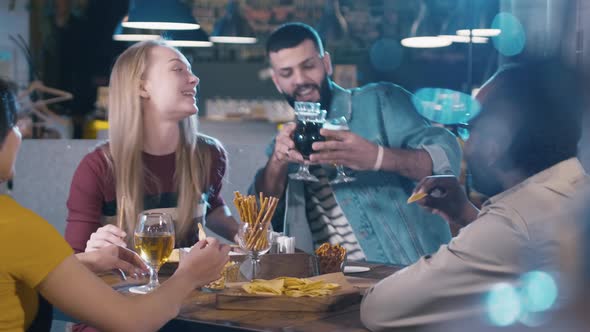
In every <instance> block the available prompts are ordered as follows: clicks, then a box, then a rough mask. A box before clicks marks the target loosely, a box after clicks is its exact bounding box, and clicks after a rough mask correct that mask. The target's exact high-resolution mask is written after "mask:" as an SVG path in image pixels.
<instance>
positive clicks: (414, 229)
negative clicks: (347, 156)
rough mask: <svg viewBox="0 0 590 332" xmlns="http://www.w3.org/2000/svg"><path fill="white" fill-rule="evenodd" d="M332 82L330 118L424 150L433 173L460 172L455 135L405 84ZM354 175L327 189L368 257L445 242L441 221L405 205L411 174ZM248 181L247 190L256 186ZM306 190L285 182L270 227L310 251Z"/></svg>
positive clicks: (410, 255)
mask: <svg viewBox="0 0 590 332" xmlns="http://www.w3.org/2000/svg"><path fill="white" fill-rule="evenodd" d="M331 88H332V92H333V97H332V102H331V106H330V109H329V110H328V118H336V117H340V116H345V117H347V118H348V120H349V127H350V130H351V131H352V132H354V133H355V134H357V135H359V136H361V137H363V138H365V139H367V140H369V141H371V142H374V143H377V144H380V145H383V146H384V147H396V148H406V149H424V150H426V151H427V152H428V153H429V154H430V156H431V158H432V162H433V173H434V174H454V175H458V174H459V169H460V162H461V149H460V147H459V145H458V143H457V141H456V138H455V136H454V135H453V134H451V133H450V132H449V131H447V130H446V129H443V128H439V127H432V126H430V124H429V123H428V121H426V120H425V119H424V118H422V117H421V116H420V115H419V114H418V113H417V112H416V110H415V108H414V106H413V104H412V102H411V98H410V94H409V93H408V92H407V91H406V90H404V89H402V88H400V87H399V86H396V85H394V84H391V83H375V84H370V85H367V86H365V87H362V88H358V89H353V90H345V89H343V88H341V87H339V86H337V85H336V84H333V83H332V87H331ZM273 149H274V141H273V142H272V143H271V144H270V146H269V148H268V150H267V154H268V155H269V156H270V155H271V154H272V152H273ZM297 167H298V165H295V164H292V165H289V173H294V172H296V171H297ZM261 171H262V169H261V170H259V171H258V173H257V174H256V176H257V177H258V176H260V175H261ZM355 177H356V179H357V180H356V181H354V182H351V183H345V184H338V185H334V186H333V187H332V188H333V191H334V195H335V198H336V201H337V202H338V204H339V205H340V207H341V208H342V210H343V212H344V215H345V216H346V218H347V219H348V222H349V223H350V226H351V227H352V229H353V231H354V232H355V235H356V237H357V240H358V241H359V244H360V245H361V247H362V248H363V251H364V253H365V256H366V257H367V260H368V261H373V262H383V263H391V264H411V263H413V262H415V261H417V260H418V258H420V257H421V256H423V255H425V254H429V253H432V252H435V251H436V250H437V249H438V247H439V246H440V245H441V244H445V243H447V242H448V241H449V240H450V237H451V236H450V230H449V227H448V225H447V223H446V222H445V221H444V220H442V219H441V218H440V217H438V216H436V215H433V214H430V213H428V212H426V211H424V210H423V209H422V208H420V207H419V206H418V205H417V204H406V200H407V199H408V197H409V195H410V194H411V192H412V190H413V188H414V186H415V183H414V182H413V181H412V180H410V179H408V178H405V177H402V176H400V175H398V174H396V173H392V172H385V171H377V172H375V171H360V172H356V173H355ZM255 182H256V179H255V180H254V183H255ZM254 183H253V184H252V185H251V186H250V189H249V191H250V193H255V192H256V190H255V188H254ZM304 192H305V191H304V182H302V181H294V180H290V179H289V180H288V183H287V187H286V190H285V195H284V196H283V197H282V198H281V202H280V204H279V208H278V209H277V212H276V214H275V217H274V219H273V227H275V229H279V230H283V231H284V232H285V234H287V235H289V236H295V243H296V247H297V248H299V249H301V250H304V251H306V252H313V249H314V248H313V241H312V236H311V231H310V228H309V224H308V222H307V216H306V211H305V194H304Z"/></svg>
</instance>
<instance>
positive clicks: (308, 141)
mask: <svg viewBox="0 0 590 332" xmlns="http://www.w3.org/2000/svg"><path fill="white" fill-rule="evenodd" d="M295 115H296V116H297V128H296V129H295V132H294V133H293V141H294V142H295V148H297V150H298V151H299V152H300V153H301V155H302V156H303V158H304V159H306V160H309V155H310V154H311V153H312V152H313V148H312V144H313V143H314V142H320V141H323V140H324V137H323V136H322V135H320V129H321V128H322V125H323V124H324V122H325V121H326V111H325V110H320V104H319V103H311V102H299V101H297V102H295ZM289 177H290V178H291V179H294V180H301V181H312V182H318V181H319V180H318V178H317V177H315V176H313V175H312V174H311V173H309V165H307V164H301V165H299V169H298V170H297V173H294V174H289Z"/></svg>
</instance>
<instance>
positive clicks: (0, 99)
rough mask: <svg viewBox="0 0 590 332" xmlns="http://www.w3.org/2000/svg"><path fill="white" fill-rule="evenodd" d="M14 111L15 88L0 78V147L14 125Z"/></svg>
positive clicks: (15, 108)
mask: <svg viewBox="0 0 590 332" xmlns="http://www.w3.org/2000/svg"><path fill="white" fill-rule="evenodd" d="M16 110H17V106H16V98H15V87H14V85H13V84H12V83H10V82H8V81H6V80H3V79H1V78H0V147H1V146H2V145H3V144H4V140H5V139H6V136H8V133H9V132H10V130H11V129H12V127H14V125H16Z"/></svg>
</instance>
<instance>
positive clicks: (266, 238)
mask: <svg viewBox="0 0 590 332" xmlns="http://www.w3.org/2000/svg"><path fill="white" fill-rule="evenodd" d="M278 201H279V200H278V199H277V198H275V197H265V196H264V195H263V194H262V193H260V196H259V200H256V197H255V196H254V195H249V196H243V195H241V194H240V193H238V192H236V193H235V198H234V204H235V205H236V208H237V209H238V213H239V215H240V219H241V220H242V224H241V225H240V229H239V231H238V244H239V245H240V247H241V248H242V249H244V250H245V251H246V252H247V253H248V256H249V259H250V261H251V273H250V274H249V278H248V279H256V278H257V274H258V271H259V264H260V256H261V255H264V254H266V253H267V252H268V250H269V249H270V246H271V230H272V228H271V225H270V221H271V219H272V216H273V215H274V212H275V209H276V207H277V204H278Z"/></svg>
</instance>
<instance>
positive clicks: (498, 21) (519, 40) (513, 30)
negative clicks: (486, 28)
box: [492, 13, 526, 56]
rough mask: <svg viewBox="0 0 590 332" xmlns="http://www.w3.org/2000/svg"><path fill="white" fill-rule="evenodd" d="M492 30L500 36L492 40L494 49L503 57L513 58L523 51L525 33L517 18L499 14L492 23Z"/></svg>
mask: <svg viewBox="0 0 590 332" xmlns="http://www.w3.org/2000/svg"><path fill="white" fill-rule="evenodd" d="M492 29H499V30H501V31H502V33H501V34H499V35H498V36H495V37H493V38H492V41H493V43H494V47H495V48H496V49H497V50H498V52H500V53H501V54H502V55H505V56H514V55H517V54H520V53H521V52H522V51H523V50H524V46H525V44H526V33H525V31H524V28H523V26H522V24H521V23H520V21H519V20H518V18H516V17H515V16H514V15H512V14H509V13H499V14H498V15H496V17H495V18H494V20H493V21H492Z"/></svg>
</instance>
